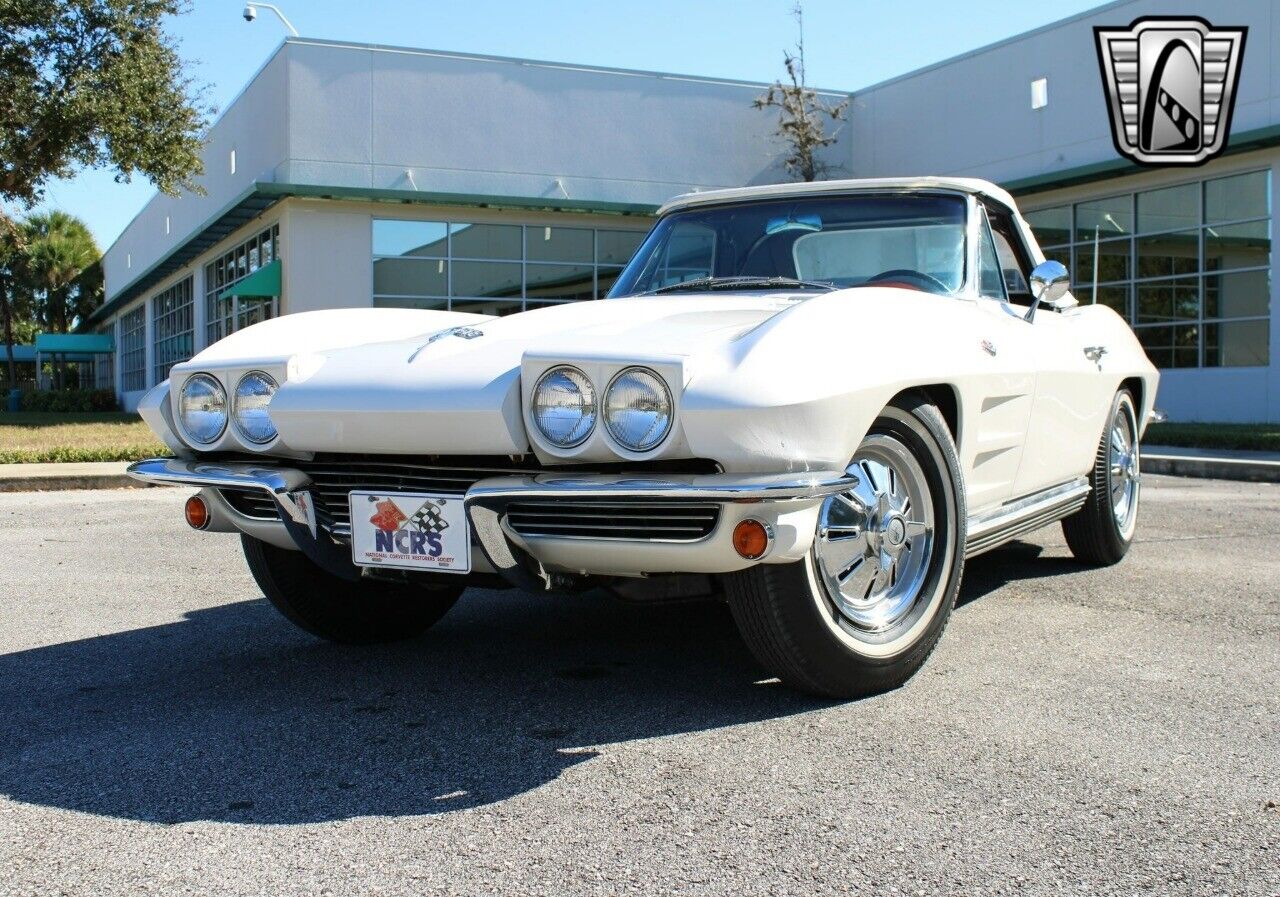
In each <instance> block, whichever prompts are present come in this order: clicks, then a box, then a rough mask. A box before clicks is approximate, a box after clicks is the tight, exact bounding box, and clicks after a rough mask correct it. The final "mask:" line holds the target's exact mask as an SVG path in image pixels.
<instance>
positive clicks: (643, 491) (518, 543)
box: [129, 458, 858, 588]
mask: <svg viewBox="0 0 1280 897" xmlns="http://www.w3.org/2000/svg"><path fill="white" fill-rule="evenodd" d="M129 475H130V476H132V477H134V478H135V479H138V480H142V481H144V482H148V483H158V484H166V485H186V486H195V487H197V488H208V487H212V488H229V489H257V490H261V491H263V492H266V493H267V494H268V495H270V496H271V497H272V498H273V499H274V500H275V501H276V503H277V504H278V505H279V507H280V511H281V514H280V518H281V522H282V523H283V525H284V526H285V528H286V529H287V530H288V533H289V536H290V537H291V538H292V539H293V541H294V543H296V544H297V547H298V548H299V549H300V550H301V551H303V552H305V553H306V554H307V555H308V557H310V558H311V559H312V560H314V561H316V562H317V563H319V564H321V565H322V566H324V567H325V568H326V569H328V570H330V571H331V572H334V573H335V574H337V575H340V576H344V577H345V578H357V577H358V575H359V572H358V569H359V568H357V567H355V565H354V564H352V563H351V559H350V556H349V554H348V553H347V552H346V551H345V549H344V547H343V546H340V545H338V543H336V542H334V541H333V540H332V539H330V538H329V536H328V534H327V533H324V532H322V531H317V529H316V525H315V515H314V511H312V513H310V514H308V509H309V508H313V505H311V496H310V492H309V487H310V485H311V481H310V478H309V477H308V476H307V475H306V474H305V473H303V472H302V471H300V470H296V469H292V468H288V467H278V466H274V465H257V464H249V463H223V462H212V461H185V460H181V459H175V458H156V459H152V460H149V461H139V462H137V463H136V464H132V465H130V467H129ZM857 482H858V480H857V477H856V476H854V475H853V474H851V473H849V472H847V471H843V470H835V471H833V470H821V471H805V472H800V473H785V474H724V473H720V474H699V475H693V474H690V475H684V474H677V475H667V474H663V475H661V476H657V477H647V476H638V475H630V476H627V475H605V474H591V475H584V474H559V473H554V472H547V473H541V474H537V475H531V476H500V477H491V478H488V479H482V480H479V481H478V482H476V483H475V484H473V485H472V486H471V487H470V488H469V489H468V490H467V492H466V494H465V496H464V498H463V502H464V506H465V508H466V511H467V517H468V519H469V520H470V522H471V528H472V534H473V537H474V539H475V541H476V543H477V544H478V545H479V546H480V548H481V550H482V551H483V552H484V555H485V557H486V559H487V560H488V561H489V563H490V564H491V565H492V566H493V569H494V570H496V571H497V572H499V573H500V574H502V576H503V577H504V578H506V579H507V580H508V581H509V582H511V583H513V584H515V585H518V586H520V587H522V588H530V587H534V588H547V587H549V586H550V584H551V577H550V575H549V574H548V573H547V571H546V569H545V567H544V564H543V562H544V561H547V560H550V561H551V562H552V563H554V564H556V565H559V566H562V567H566V568H569V569H573V570H575V571H578V572H586V573H613V572H618V571H615V570H613V569H593V566H594V563H595V561H594V558H598V557H600V556H601V551H602V548H601V546H600V545H599V544H598V543H593V540H590V539H585V540H578V541H577V542H576V543H575V544H573V545H571V546H568V547H566V546H565V545H564V544H560V545H556V544H554V543H555V542H556V540H545V541H544V540H538V541H537V544H534V543H531V542H530V541H526V540H522V539H519V538H513V534H512V533H511V532H510V531H509V530H508V529H506V528H504V526H503V518H504V517H505V515H506V509H507V507H508V505H510V504H511V503H512V502H516V501H522V500H537V501H557V500H564V501H572V500H581V499H613V498H617V499H637V500H644V499H652V500H655V501H659V500H660V501H664V502H672V501H675V502H680V501H690V502H713V503H716V504H719V505H720V506H721V507H722V508H733V509H736V510H738V511H739V512H741V511H743V510H746V509H750V508H753V507H754V508H759V507H760V506H762V505H763V506H767V507H769V508H771V509H774V510H775V511H776V510H777V509H778V508H779V507H781V508H784V509H785V508H788V507H792V506H799V507H809V508H812V507H814V506H816V504H818V503H819V502H820V501H821V499H823V498H824V497H826V496H827V495H831V494H834V493H837V492H844V491H846V490H848V489H851V488H853V487H854V486H855V485H857ZM800 529H803V527H801V528H800ZM811 533H812V529H811V528H810V530H809V533H808V534H804V535H805V536H806V537H807V536H811ZM627 544H628V543H613V544H612V545H610V546H608V550H610V551H613V552H614V553H615V554H616V553H617V552H623V553H625V552H626V551H627V547H626V545H627ZM629 544H630V546H631V548H632V551H633V552H639V553H640V554H642V555H643V554H645V553H646V551H647V554H648V557H649V559H650V560H649V561H648V563H652V564H657V565H659V566H657V567H654V568H651V569H649V570H648V571H647V572H673V573H681V572H713V571H712V570H710V569H707V567H708V565H711V566H714V564H715V563H720V564H723V563H724V552H723V549H724V548H725V546H724V545H720V546H718V548H719V549H721V550H720V552H719V554H718V558H719V560H716V561H714V562H713V561H711V560H708V559H707V558H706V557H705V553H706V549H705V548H700V547H699V546H698V545H697V544H696V543H695V544H690V545H682V546H670V545H668V546H662V547H661V548H656V547H651V548H650V549H645V548H642V547H641V546H646V545H647V543H646V542H642V541H636V542H632V543H629ZM699 551H702V552H703V554H704V557H702V558H698V557H696V555H697V554H698V552H699ZM682 557H684V558H687V559H688V563H689V564H690V566H689V567H688V568H687V569H679V568H678V566H677V567H672V566H670V565H673V564H675V565H679V564H680V563H681V562H682ZM746 565H747V562H741V563H740V564H739V566H746ZM605 566H606V567H607V566H608V563H606V564H605ZM623 572H646V571H645V570H644V569H643V568H640V569H637V570H635V571H623Z"/></svg>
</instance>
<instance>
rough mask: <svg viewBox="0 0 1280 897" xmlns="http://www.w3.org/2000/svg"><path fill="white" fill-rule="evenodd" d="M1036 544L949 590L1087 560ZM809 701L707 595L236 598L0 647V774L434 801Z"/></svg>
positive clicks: (79, 804) (115, 801)
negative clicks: (362, 602)
mask: <svg viewBox="0 0 1280 897" xmlns="http://www.w3.org/2000/svg"><path fill="white" fill-rule="evenodd" d="M1038 554H1039V548H1038V547H1037V546H1031V545H1025V544H1022V545H1016V544H1015V545H1014V546H1010V547H1007V548H1005V549H1003V550H1001V551H999V552H995V553H992V554H990V555H986V556H984V557H982V558H978V559H975V561H974V562H973V563H972V564H971V565H970V566H969V569H968V572H967V574H966V581H965V584H964V588H963V590H962V592H961V596H960V602H959V604H960V605H961V606H962V605H963V604H967V603H969V602H971V601H974V600H976V599H977V598H979V597H981V596H984V595H986V594H988V593H990V592H992V591H994V590H995V589H998V588H999V587H1000V586H1002V585H1004V584H1005V583H1008V582H1010V581H1011V580H1014V579H1021V578H1024V577H1030V576H1045V575H1053V574H1054V573H1059V572H1068V570H1079V569H1080V568H1079V567H1078V566H1077V565H1075V564H1074V563H1073V562H1068V561H1061V562H1059V560H1058V559H1051V558H1039V557H1038ZM1068 565H1069V566H1068ZM824 706H829V704H827V703H826V702H822V701H818V700H815V699H812V698H807V697H805V696H803V695H799V694H797V693H795V692H792V691H790V690H789V689H787V688H785V687H782V686H781V685H779V684H778V683H777V682H776V681H774V680H768V679H767V678H766V674H764V673H763V672H761V671H760V669H759V668H758V667H757V665H756V664H755V663H754V661H753V660H752V658H751V657H750V655H749V654H748V653H747V651H746V648H745V647H744V646H743V644H742V642H741V640H740V639H739V638H738V635H737V632H736V630H735V629H734V627H733V623H732V620H731V619H730V617H729V613H728V610H727V608H726V607H725V606H724V605H723V604H718V603H705V604H688V605H668V606H636V605H630V604H626V603H623V602H620V601H618V600H617V599H614V598H612V597H610V596H608V595H605V594H603V593H599V592H593V593H587V594H583V595H576V596H569V597H545V596H530V595H523V594H520V593H515V592H491V591H479V590H472V591H470V592H468V593H467V594H466V595H465V596H464V597H463V599H462V600H461V601H460V602H459V603H458V605H457V606H456V607H455V608H454V609H453V610H452V611H451V612H450V614H449V615H448V616H447V617H445V619H444V620H443V621H442V622H441V623H440V624H438V625H437V626H436V628H435V629H433V630H432V631H431V632H429V633H428V634H427V635H426V636H424V637H423V638H421V639H418V640H416V641H412V642H405V643H401V644H398V645H392V646H381V647H373V648H349V647H341V646H334V645H329V644H326V643H322V642H318V641H316V640H314V639H312V638H310V637H309V636H306V635H304V634H302V633H300V632H299V631H297V630H295V629H294V628H293V627H292V626H290V625H289V624H288V623H286V622H285V621H284V620H283V618H281V617H280V616H279V615H278V614H277V613H276V612H275V610H274V609H273V608H272V607H271V606H270V605H269V604H268V603H267V602H266V601H265V600H261V599H259V600H252V601H235V602H232V603H229V604H224V605H221V606H217V607H211V608H207V609H204V610H198V611H194V612H192V613H189V614H187V615H185V616H184V618H183V619H182V620H181V621H178V622H173V623H167V624H164V625H159V626H154V627H150V628H143V629H135V630H130V631H124V632H116V633H110V634H106V635H101V636H97V637H94V638H89V639H84V640H81V641H75V642H67V643H63V644H54V645H49V646H45V647H40V648H34V649H31V650H27V651H21V652H17V653H13V654H7V655H3V656H0V792H2V793H4V794H7V795H9V796H10V797H12V798H13V799H15V800H19V801H23V802H26V803H31V804H38V805H44V806H51V807H58V808H64V809H70V810H75V811H82V812H87V813H95V814H99V815H104V816H111V817H118V818H125V819H136V820H143V821H151V822H161V823H178V822H185V821H191V820H211V821H227V822H253V823H304V822H322V821H328V820H335V819H347V818H351V817H356V816H371V815H372V816H399V815H417V814H431V813H439V812H446V811H452V810H458V809H464V808H467V807H474V806H479V805H484V804H488V803H492V802H495V801H500V800H503V799H506V798H509V797H512V796H515V795H518V794H522V793H524V792H527V791H529V790H531V789H534V788H537V787H538V786H540V785H543V784H545V783H547V782H550V781H552V780H554V779H556V778H557V777H559V776H560V775H561V774H562V773H564V772H565V771H566V770H567V769H569V768H570V767H573V766H574V765H576V764H578V763H581V762H583V761H584V760H587V759H589V758H590V757H593V756H595V755H596V754H597V753H599V752H600V751H602V750H603V751H608V750H610V749H611V748H610V746H611V745H615V744H618V743H623V742H627V741H630V740H634V739H642V738H656V737H661V736H665V735H672V734H679V733H692V732H699V731H704V730H712V729H716V728H721V727H726V726H733V725H739V724H743V723H751V722H755V721H759V720H765V719H772V718H780V717H785V716H788V715H792V714H797V713H803V712H806V711H810V710H813V709H816V708H820V707H824Z"/></svg>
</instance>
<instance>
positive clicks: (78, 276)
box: [22, 211, 102, 388]
mask: <svg viewBox="0 0 1280 897" xmlns="http://www.w3.org/2000/svg"><path fill="white" fill-rule="evenodd" d="M22 231H23V242H24V243H25V250H24V252H23V260H22V273H23V280H24V281H25V283H24V286H25V287H26V288H27V290H28V291H29V293H30V296H31V298H32V300H33V301H32V304H33V306H34V307H35V312H36V314H35V317H36V321H37V323H38V324H39V325H40V327H41V329H42V330H45V331H48V332H52V333H66V332H67V331H68V330H70V329H71V326H72V325H73V324H74V323H75V321H76V320H77V318H81V317H83V316H84V315H85V314H88V312H90V311H92V309H93V306H94V305H95V304H96V302H97V301H98V298H99V295H100V281H101V278H100V277H95V276H94V274H95V273H96V271H97V270H98V263H99V259H101V257H102V252H101V251H100V250H99V249H98V244H97V242H96V241H95V240H94V239H93V234H92V233H91V232H90V231H89V228H88V226H87V225H86V224H85V223H84V222H83V221H81V220H80V219H79V218H77V217H75V216H74V215H70V214H68V213H66V212H59V211H50V212H35V213H33V214H31V215H28V216H27V218H26V220H25V221H23V223H22ZM95 284H98V285H99V288H96V289H95V288H94V285H95ZM55 370H56V375H57V383H58V387H59V388H61V386H62V366H61V365H58V366H56V368H55Z"/></svg>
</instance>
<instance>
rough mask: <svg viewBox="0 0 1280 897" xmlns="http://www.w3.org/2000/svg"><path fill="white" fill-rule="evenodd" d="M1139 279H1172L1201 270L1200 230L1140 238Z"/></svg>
mask: <svg viewBox="0 0 1280 897" xmlns="http://www.w3.org/2000/svg"><path fill="white" fill-rule="evenodd" d="M1137 243H1138V276H1139V277H1173V276H1175V275H1179V274H1195V273H1196V272H1197V271H1199V270H1200V231H1199V229H1196V230H1192V231H1181V232H1179V233H1173V234H1160V235H1159V236H1157V237H1138V240H1137Z"/></svg>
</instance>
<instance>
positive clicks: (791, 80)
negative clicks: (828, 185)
mask: <svg viewBox="0 0 1280 897" xmlns="http://www.w3.org/2000/svg"><path fill="white" fill-rule="evenodd" d="M791 14H792V15H793V16H795V20H796V26H797V28H798V29H799V32H800V36H799V40H798V41H797V42H796V52H795V54H794V55H793V54H791V53H788V52H786V51H783V54H782V58H783V62H784V63H785V65H786V69H787V82H786V83H783V82H782V81H781V80H778V81H775V82H773V85H772V86H771V87H770V88H769V89H768V90H767V91H766V92H765V93H763V94H762V95H760V96H758V97H756V99H755V102H754V103H753V104H752V105H754V106H755V108H757V109H769V108H775V107H776V108H777V109H778V110H780V111H779V115H778V130H777V131H776V132H774V133H776V134H777V135H778V136H779V137H781V138H782V139H783V140H785V141H786V143H787V146H788V148H789V150H790V152H789V153H788V154H787V157H786V158H785V159H784V160H783V164H784V165H785V166H786V169H787V172H788V173H789V174H790V175H791V176H792V177H794V178H796V179H797V180H801V181H815V180H817V179H818V178H819V177H820V176H822V175H824V174H826V173H828V172H829V171H830V170H831V169H832V167H833V166H831V165H829V164H827V163H825V162H823V161H822V160H820V159H819V158H818V157H817V154H818V151H819V150H821V149H822V148H823V147H825V146H830V145H831V144H833V143H835V142H836V138H835V137H833V136H830V135H828V134H827V130H826V124H827V122H828V120H829V121H831V122H838V121H843V120H844V117H845V113H846V112H847V111H848V109H849V101H848V99H845V100H843V101H841V102H839V103H829V102H827V101H826V100H824V99H822V98H821V97H819V96H818V94H817V92H816V91H814V90H812V89H810V88H809V87H808V86H807V85H806V84H805V79H804V8H803V7H802V6H801V4H800V0H796V5H795V7H794V8H792V10H791Z"/></svg>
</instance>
